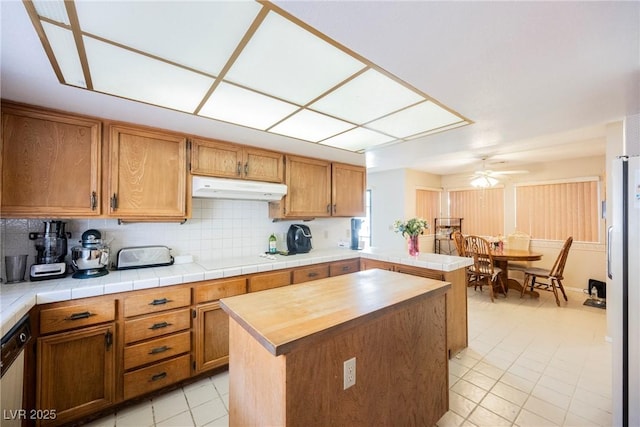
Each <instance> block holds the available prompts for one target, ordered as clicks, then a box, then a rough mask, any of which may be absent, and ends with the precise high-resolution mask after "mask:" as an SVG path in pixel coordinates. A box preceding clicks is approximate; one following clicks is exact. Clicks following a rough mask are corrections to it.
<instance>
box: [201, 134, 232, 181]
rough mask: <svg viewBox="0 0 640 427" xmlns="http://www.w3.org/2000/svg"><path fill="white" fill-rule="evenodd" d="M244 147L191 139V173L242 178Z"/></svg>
mask: <svg viewBox="0 0 640 427" xmlns="http://www.w3.org/2000/svg"><path fill="white" fill-rule="evenodd" d="M243 164H244V161H243V158H242V147H241V146H239V145H235V144H227V143H224V142H216V141H205V140H202V139H194V140H192V141H191V173H192V174H194V175H205V176H217V177H221V178H242V174H243Z"/></svg>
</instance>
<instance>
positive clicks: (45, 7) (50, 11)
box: [32, 0, 69, 25]
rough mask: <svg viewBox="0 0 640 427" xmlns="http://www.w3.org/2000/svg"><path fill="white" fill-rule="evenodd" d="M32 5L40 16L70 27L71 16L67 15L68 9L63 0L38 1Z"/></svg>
mask: <svg viewBox="0 0 640 427" xmlns="http://www.w3.org/2000/svg"><path fill="white" fill-rule="evenodd" d="M32 3H33V6H34V7H35V8H36V11H37V12H38V15H40V16H43V17H45V18H49V19H51V20H52V21H55V22H60V23H62V24H66V25H69V16H68V15H67V9H66V8H65V6H64V1H63V0H45V1H42V0H36V1H33V2H32Z"/></svg>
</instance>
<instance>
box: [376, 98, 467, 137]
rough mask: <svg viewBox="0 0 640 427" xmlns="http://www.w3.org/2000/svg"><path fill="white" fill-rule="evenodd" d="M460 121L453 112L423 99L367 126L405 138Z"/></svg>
mask: <svg viewBox="0 0 640 427" xmlns="http://www.w3.org/2000/svg"><path fill="white" fill-rule="evenodd" d="M460 121H462V119H461V118H460V117H458V116H456V115H455V114H453V113H451V112H449V111H447V110H445V109H444V108H442V107H440V106H439V105H437V104H435V103H433V102H431V101H425V102H423V103H421V104H418V105H414V106H413V107H409V108H407V109H404V110H402V111H399V112H397V113H393V114H391V115H389V116H387V117H383V118H382V119H380V120H376V121H374V122H371V123H368V124H367V127H368V128H371V129H375V130H379V131H380V132H384V133H386V134H389V135H393V136H395V137H397V138H406V137H409V136H412V135H415V134H418V133H422V132H427V131H430V130H433V129H437V128H440V127H443V126H449V125H451V124H453V123H457V122H460Z"/></svg>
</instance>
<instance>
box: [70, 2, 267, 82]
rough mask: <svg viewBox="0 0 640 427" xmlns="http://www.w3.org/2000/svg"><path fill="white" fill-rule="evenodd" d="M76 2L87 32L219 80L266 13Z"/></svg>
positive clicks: (215, 6) (235, 5)
mask: <svg viewBox="0 0 640 427" xmlns="http://www.w3.org/2000/svg"><path fill="white" fill-rule="evenodd" d="M151 4H152V5H153V7H149V5H150V3H148V2H135V1H108V2H106V1H103V2H95V1H88V2H76V9H77V12H78V19H79V20H80V26H81V28H82V31H85V32H88V33H91V34H93V35H97V36H100V37H103V38H105V39H108V40H112V41H114V42H116V43H120V44H123V45H125V46H128V47H130V48H133V49H137V50H140V51H142V52H146V53H149V54H152V55H155V56H158V57H161V58H164V59H167V60H169V61H172V62H176V63H178V64H181V65H184V66H187V67H191V68H194V69H196V70H199V71H203V72H206V73H210V74H212V75H218V74H219V73H220V70H222V67H223V66H224V65H225V64H226V62H227V60H228V59H229V57H230V56H231V54H232V53H233V51H234V49H235V48H236V46H237V45H238V43H239V42H240V40H241V39H242V37H243V36H244V35H245V33H246V32H247V29H248V28H249V26H250V25H251V23H252V22H253V20H254V19H255V17H256V15H257V14H258V12H259V11H260V9H261V6H260V4H259V3H254V2H247V1H241V2H228V1H202V2H169V1H159V2H153V3H151Z"/></svg>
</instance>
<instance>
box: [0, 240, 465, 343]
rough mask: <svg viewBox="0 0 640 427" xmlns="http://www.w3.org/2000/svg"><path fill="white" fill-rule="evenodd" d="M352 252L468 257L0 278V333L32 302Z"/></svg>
mask: <svg viewBox="0 0 640 427" xmlns="http://www.w3.org/2000/svg"><path fill="white" fill-rule="evenodd" d="M358 257H362V258H369V259H376V260H379V261H387V262H394V263H398V264H406V265H413V266H416V267H423V268H430V269H433V270H441V271H454V270H457V269H459V268H463V267H466V266H467V265H471V261H470V259H468V258H460V257H456V256H450V255H440V254H431V253H428V254H420V256H418V257H410V256H409V255H408V254H400V253H397V252H390V251H384V250H379V249H376V248H371V249H367V250H364V251H352V250H350V249H340V248H337V249H319V250H313V251H311V252H310V253H308V254H299V255H295V256H282V255H276V256H275V259H268V258H265V257H260V256H258V255H256V256H255V257H242V258H230V259H224V260H215V261H214V260H201V261H198V262H197V263H195V262H192V263H186V264H174V265H171V266H168V267H152V268H140V269H132V270H120V271H109V274H107V275H105V276H102V277H97V278H95V279H73V278H71V276H68V277H66V278H64V279H52V280H43V281H38V282H23V283H18V284H4V283H3V284H0V336H4V334H5V333H7V332H8V331H9V329H10V328H11V327H12V326H13V325H14V324H15V323H17V322H18V320H20V318H22V316H24V315H25V314H26V313H28V312H29V310H31V308H32V307H33V306H35V305H36V304H46V303H50V302H58V301H68V300H72V299H78V298H86V297H93V296H99V295H107V294H114V293H119V292H126V291H134V290H140V289H148V288H156V287H161V286H169V285H177V284H180V283H188V282H198V281H202V280H212V279H220V278H223V277H232V276H239V275H243V274H251V273H259V272H265V271H271V270H280V269H285V268H292V267H299V266H304V265H311V264H319V263H323V262H331V261H340V260H345V259H351V258H358Z"/></svg>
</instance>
